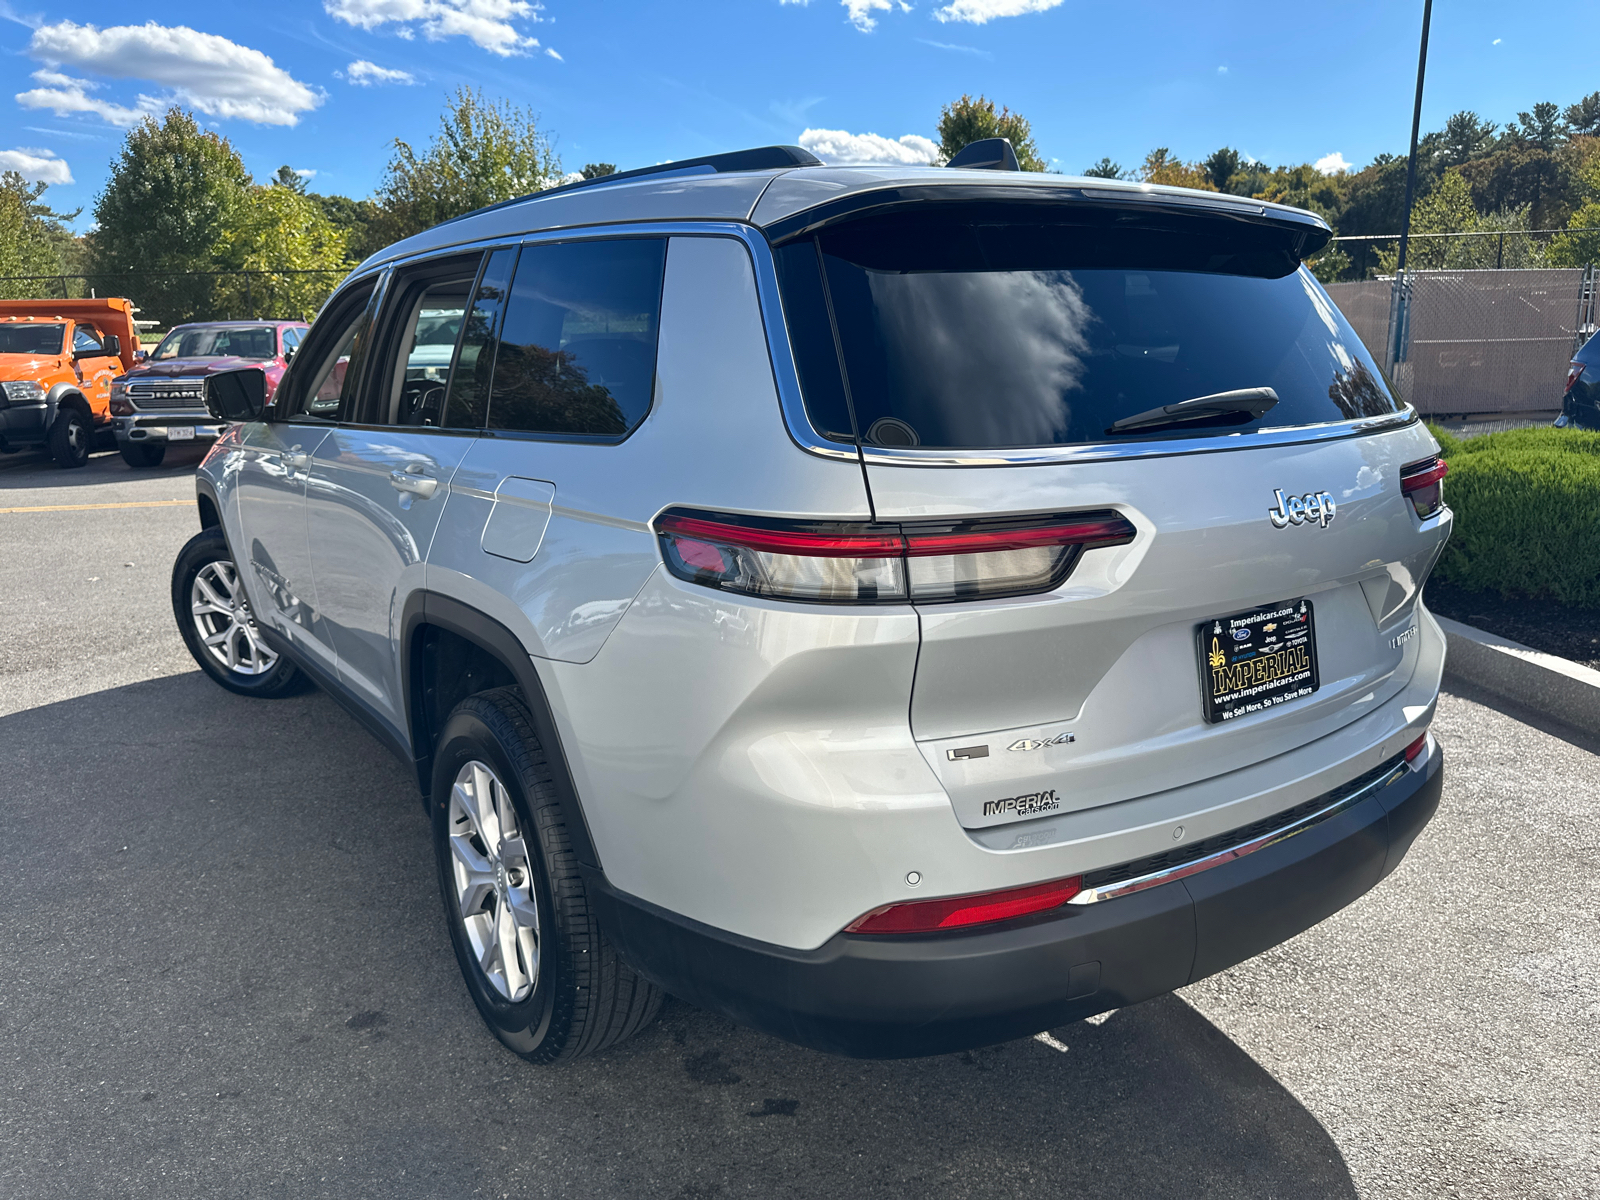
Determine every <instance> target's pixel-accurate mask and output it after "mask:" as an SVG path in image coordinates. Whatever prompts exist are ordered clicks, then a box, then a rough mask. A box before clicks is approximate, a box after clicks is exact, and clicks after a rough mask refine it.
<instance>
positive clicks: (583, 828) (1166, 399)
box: [172, 148, 1451, 1062]
mask: <svg viewBox="0 0 1600 1200" xmlns="http://www.w3.org/2000/svg"><path fill="white" fill-rule="evenodd" d="M992 157H995V158H997V159H999V160H1000V162H1001V163H1003V162H1004V159H1003V156H992ZM1328 237H1329V230H1328V228H1327V226H1326V225H1324V224H1323V223H1322V221H1321V220H1320V219H1318V218H1317V217H1315V216H1313V215H1311V214H1310V213H1306V212H1301V211H1298V210H1294V209H1290V208H1283V207H1279V206H1277V205H1272V204H1264V203H1261V202H1260V201H1256V200H1249V199H1241V198H1235V197H1228V196H1217V195H1214V194H1205V195H1202V194H1198V193H1193V192H1186V191H1182V190H1177V189H1172V188H1164V187H1149V186H1137V185H1128V184H1122V183H1117V182H1114V181H1108V180H1088V179H1070V178H1060V177H1040V176H1037V175H1024V174H1022V173H1020V172H1014V171H1005V170H987V169H984V170H975V169H961V168H959V167H956V168H953V169H952V168H944V169H934V168H929V169H901V168H893V169H888V168H828V167H824V166H821V165H820V164H818V163H817V162H816V161H815V160H814V159H811V158H810V156H809V155H807V154H805V153H804V152H803V151H799V150H795V149H792V148H769V149H766V150H759V151H747V152H743V153H741V154H738V155H729V156H720V157H714V158H710V159H704V160H696V161H691V162H688V163H675V164H669V166H668V167H665V168H661V169H659V170H656V169H652V170H648V171H643V172H635V173H632V174H626V175H619V176H612V177H609V178H606V179H603V180H598V181H594V182H588V183H582V184H574V185H572V186H569V187H564V188H558V189H554V190H552V191H549V192H545V193H541V194H540V195H538V196H534V197H530V198H528V199H525V200H521V201H517V202H513V203H509V204H504V205H501V206H499V207H496V208H491V209H486V210H484V211H481V212H478V213H475V214H472V215H469V216H467V217H464V218H461V219H459V220H456V221H453V222H450V223H447V224H444V225H440V226H438V227H437V228H435V229H432V230H429V231H428V232H426V233H422V234H419V235H417V236H415V237H412V238H410V239H408V240H406V241H403V242H400V243H398V244H396V245H394V246H392V247H390V248H389V249H387V250H385V251H383V252H382V253H380V254H379V255H377V256H375V257H374V258H372V259H371V260H369V261H368V262H366V263H364V264H362V265H361V266H360V267H359V268H357V270H356V271H355V272H354V273H353V274H352V276H351V277H350V278H349V280H348V281H347V282H346V283H345V284H344V285H343V286H342V287H341V288H340V289H339V290H338V291H337V292H336V293H335V295H334V296H333V298H332V299H331V300H330V301H329V302H328V305H327V307H326V308H325V309H324V310H323V312H322V313H321V315H320V316H319V317H318V318H317V320H316V322H315V324H314V325H313V327H312V329H311V332H310V334H309V335H308V337H307V339H306V342H305V345H304V347H303V349H302V351H301V352H300V354H299V355H297V356H296V358H295V361H294V363H293V364H292V365H291V367H290V369H289V371H288V373H287V375H286V376H285V378H284V381H283V383H282V385H281V386H280V387H279V388H278V390H277V392H276V395H275V397H274V399H273V403H272V404H270V405H265V406H264V405H263V400H264V387H263V384H262V380H261V377H260V375H259V373H252V372H249V371H243V372H237V373H233V374H223V375H218V376H216V377H214V378H213V380H212V381H211V383H210V384H209V385H208V396H209V401H208V402H209V403H211V404H213V405H214V406H215V407H216V410H217V412H218V414H219V415H220V416H224V417H228V418H230V419H234V418H237V419H238V420H240V422H241V423H240V424H238V425H237V426H235V427H234V428H232V429H230V430H229V431H228V432H227V433H226V434H224V436H223V437H222V438H221V440H220V441H219V442H218V443H217V445H216V446H215V447H214V448H213V449H212V451H211V453H210V454H209V456H208V457H207V458H206V460H205V463H204V464H203V466H202V467H201V470H200V472H199V495H200V510H201V519H202V524H203V526H204V528H203V530H202V532H201V533H200V534H199V535H198V536H197V537H196V538H195V539H194V540H193V541H192V542H190V544H189V545H188V546H187V547H186V548H185V549H184V551H183V553H182V555H181V556H180V558H179V559H178V562H177V564H176V567H175V570H174V576H173V592H172V598H173V606H174V611H175V614H176V617H177V620H178V622H179V625H180V627H181V629H182V631H183V634H184V637H185V638H186V639H187V641H188V644H189V646H190V648H191V650H192V651H193V653H194V655H195V657H196V659H197V660H198V661H199V662H200V664H201V665H202V666H203V667H204V668H205V670H206V671H207V672H208V673H210V675H211V676H212V678H213V679H215V680H216V681H217V682H219V683H221V684H222V685H223V686H225V687H228V688H230V689H232V690H234V691H236V692H240V693H244V694H255V695H261V696H274V695H281V694H283V693H285V692H286V691H288V690H291V689H292V688H293V687H294V686H295V685H296V684H297V683H298V682H299V680H300V679H302V678H309V679H311V680H313V681H315V682H316V683H317V684H319V685H320V686H321V687H323V688H325V689H327V690H328V691H329V692H330V693H331V694H332V695H333V696H335V697H336V698H337V699H338V700H340V701H341V702H342V703H343V704H344V705H345V706H347V707H348V708H349V709H350V711H351V712H353V713H354V714H355V715H356V716H357V717H358V718H359V719H360V720H361V721H363V722H364V723H365V724H366V725H367V727H368V728H369V729H370V730H371V731H372V732H373V733H374V734H375V735H376V736H377V737H378V738H379V739H380V740H381V741H382V742H384V743H385V744H387V745H389V746H390V747H391V748H392V749H393V750H394V752H395V753H396V754H397V755H399V756H400V758H401V759H402V760H403V761H405V762H406V763H407V764H408V766H409V767H410V768H411V769H412V770H413V771H414V772H415V776H416V780H417V783H418V786H419V788H420V790H421V793H422V795H423V797H424V803H425V806H426V811H427V813H428V816H429V819H430V820H431V822H432V830H433V838H434V842H435V846H436V850H437V858H438V867H439V879H440V885H441V892H442V895H443V900H444V905H445V910H446V913H447V915H448V920H449V927H450V930H451V936H452V938H453V944H454V949H455V953H456V956H457V958H458V960H459V962H460V966H461V970H462V974H463V978H464V979H465V981H466V986H467V988H468V990H469V991H470V992H471V995H472V997H473V999H474V1001H475V1002H476V1004H477V1007H478V1009H479V1011H480V1012H481V1013H482V1015H483V1018H484V1020H485V1021H486V1022H487V1023H488V1025H489V1027H490V1028H491V1029H492V1030H493V1032H494V1033H495V1035H496V1036H497V1037H499V1038H500V1039H501V1041H503V1042H504V1043H505V1044H506V1045H507V1046H509V1047H511V1048H512V1049H513V1050H515V1051H516V1052H518V1053H519V1054H521V1055H523V1056H525V1057H526V1058H528V1059H531V1060H534V1061H539V1062H553V1061H560V1060H565V1059H569V1058H572V1057H574V1056H576V1055H579V1054H583V1053H586V1052H588V1051H592V1050H596V1049H599V1048H601V1047H604V1046H607V1045H610V1044H612V1043H613V1042H615V1041H617V1040H618V1039H620V1038H622V1037H624V1036H626V1035H628V1034H629V1033H631V1032H632V1031H634V1030H636V1029H638V1028H639V1027H640V1026H641V1025H642V1024H644V1023H645V1022H646V1021H648V1020H649V1019H650V1018H651V1016H652V1015H653V1013H654V1012H655V1010H656V1007H657V1005H658V1003H659V998H660V996H661V994H662V992H663V991H668V992H672V993H674V994H677V995H679V996H681V997H683V998H685V999H687V1000H689V1001H691V1002H693V1003H695V1004H698V1005H702V1006H704V1007H707V1008H710V1009H714V1010H716V1011H719V1012H722V1013H725V1014H727V1015H729V1016H731V1017H733V1018H734V1019H736V1020H739V1021H742V1022H746V1023H748V1024H750V1025H752V1026H755V1027H757V1028H760V1029H764V1030H767V1031H770V1032H772V1033H774V1034H776V1035H778V1036H780V1037H784V1038H788V1039H791V1040H793V1041H795V1042H798V1043H801V1044H804V1045H807V1046H812V1047H817V1048H820V1049H824V1050H828V1051H834V1052H839V1053H845V1054H852V1055H862V1056H895V1055H915V1054H927V1053H935V1052H942V1051H949V1050H953V1049H959V1048H962V1047H970V1046H976V1045H980V1044H984V1043H991V1042H995V1041H999V1040H1002V1039H1007V1038H1012V1037H1017V1036H1020V1035H1025V1034H1032V1033H1034V1032H1036V1031H1039V1030H1043V1029H1046V1028H1050V1027H1053V1026H1057V1025H1060V1024H1062V1023H1064V1022H1068V1021H1072V1020H1075V1019H1078V1018H1082V1017H1086V1016H1089V1015H1092V1014H1095V1013H1098V1012H1102V1011H1105V1010H1108V1009H1112V1008H1116V1007H1119V1006H1122V1005H1127V1004H1131V1003H1134V1002H1136V1001H1139V1000H1142V999H1145V998H1148V997H1151V996H1155V995H1158V994H1161V993H1164V992H1167V991H1170V990H1172V989H1174V988H1179V987H1182V986H1184V985H1185V984H1188V983H1191V982H1193V981H1194V980H1196V979H1199V978H1201V977H1203V976H1206V975H1210V974H1212V973H1214V972H1216V971H1220V970H1222V969H1224V968H1226V967H1228V966H1230V965H1232V964H1234V963H1237V962H1239V961H1241V960H1242V959H1244V958H1246V957H1248V956H1250V955H1253V954H1256V953H1258V952H1260V951H1262V950H1264V949H1266V948H1267V947H1269V946H1272V945H1274V944H1276V943H1278V942H1281V941H1282V940H1284V939H1285V938H1288V937H1291V936H1292V935H1294V934H1296V933H1298V932H1300V931H1301V930H1303V929H1305V928H1307V927H1308V926H1310V925H1312V924H1314V923H1315V922H1317V921H1320V920H1322V919H1323V918H1324V917H1326V916H1328V915H1329V914H1330V913H1333V912H1334V911H1336V910H1338V909H1339V908H1341V907H1343V906H1344V905H1346V904H1348V903H1350V902H1351V901H1352V900H1354V899H1355V898H1356V897H1358V896H1360V895H1361V894H1362V893H1363V892H1365V891H1367V890H1368V889H1369V888H1371V887H1372V886H1374V885H1375V884H1376V883H1378V881H1379V880H1380V879H1382V878H1383V877H1384V876H1385V875H1386V874H1388V873H1389V872H1390V871H1392V870H1394V869H1395V867H1396V865H1397V864H1398V863H1399V861H1400V859H1401V857H1402V856H1403V855H1404V854H1405V853H1406V851H1407V849H1408V848H1409V846H1410V845H1411V843H1412V840H1413V839H1414V838H1415V837H1416V836H1417V834H1418V832H1419V830H1420V829H1421V828H1422V827H1423V825H1424V824H1425V823H1426V822H1427V821H1428V819H1429V818H1430V816H1431V815H1432V813H1433V812H1434V810H1435V808H1436V806H1437V804H1438V799H1439V791H1440V787H1441V783H1442V776H1441V767H1442V757H1441V753H1440V750H1439V747H1438V746H1437V744H1436V743H1435V741H1434V740H1433V738H1432V737H1431V736H1430V735H1429V733H1428V726H1429V723H1430V721H1431V719H1432V717H1433V713H1434V707H1435V704H1436V701H1437V695H1438V688H1439V678H1440V672H1441V670H1442V666H1443V658H1444V639H1443V637H1442V636H1441V635H1440V631H1439V628H1438V626H1437V625H1436V624H1435V622H1434V621H1433V619H1432V618H1431V617H1430V616H1429V614H1428V612H1427V610H1426V609H1425V608H1424V607H1423V605H1422V599H1421V597H1422V586H1423V583H1424V581H1425V580H1426V579H1427V576H1428V572H1429V570H1430V569H1431V568H1432V566H1433V564H1434V562H1435V560H1436V559H1437V557H1438V555H1439V552H1440V549H1441V547H1442V546H1443V545H1444V543H1445V539H1446V537H1447V536H1448V534H1449V531H1450V522H1451V515H1450V510H1449V509H1448V508H1446V507H1444V505H1443V503H1442V496H1441V486H1442V485H1441V479H1442V476H1443V473H1444V468H1443V464H1442V463H1441V462H1440V461H1439V460H1438V458H1437V457H1436V455H1437V449H1438V447H1437V445H1436V443H1435V442H1434V440H1433V438H1432V437H1431V436H1430V435H1429V433H1428V431H1427V429H1426V428H1425V427H1424V426H1423V425H1422V424H1421V423H1420V422H1419V421H1418V419H1417V417H1416V414H1415V413H1414V412H1413V411H1412V410H1411V409H1409V408H1407V407H1404V406H1402V405H1401V404H1399V403H1398V402H1397V401H1396V400H1395V399H1394V397H1393V396H1392V394H1391V393H1390V391H1389V389H1388V386H1387V385H1386V383H1385V381H1384V379H1383V377H1382V375H1381V373H1380V372H1379V370H1378V369H1377V367H1376V366H1375V365H1374V363H1373V361H1372V359H1371V358H1370V357H1369V355H1368V354H1367V352H1366V351H1365V350H1364V349H1363V348H1362V345H1361V342H1360V341H1359V339H1357V338H1356V336H1355V335H1354V334H1353V333H1352V332H1351V329H1350V326H1349V325H1348V324H1347V323H1346V321H1345V320H1344V318H1343V317H1342V316H1341V315H1340V313H1339V310H1338V309H1337V308H1336V307H1335V306H1334V305H1333V304H1332V303H1331V302H1330V301H1329V299H1328V296H1327V294H1326V293H1325V292H1324V291H1323V289H1322V288H1321V287H1320V286H1319V285H1318V283H1317V281H1316V280H1315V279H1314V278H1313V277H1312V275H1311V274H1310V273H1309V272H1308V271H1307V270H1306V269H1305V268H1304V267H1303V266H1302V265H1301V263H1302V260H1303V259H1304V258H1305V257H1306V256H1307V255H1309V254H1313V253H1315V251H1316V250H1317V249H1318V248H1320V247H1321V246H1322V245H1324V244H1325V243H1326V241H1327V239H1328ZM446 344H448V345H449V347H450V349H449V352H448V354H442V353H441V352H440V351H439V349H438V347H439V346H441V345H446Z"/></svg>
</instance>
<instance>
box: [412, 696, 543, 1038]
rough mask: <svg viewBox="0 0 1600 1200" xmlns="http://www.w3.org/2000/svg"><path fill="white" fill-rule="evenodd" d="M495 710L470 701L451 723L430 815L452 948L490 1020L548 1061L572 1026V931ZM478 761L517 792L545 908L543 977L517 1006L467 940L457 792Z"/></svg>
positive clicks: (508, 732)
mask: <svg viewBox="0 0 1600 1200" xmlns="http://www.w3.org/2000/svg"><path fill="white" fill-rule="evenodd" d="M498 715H499V714H498V713H496V712H495V711H494V709H493V707H492V706H491V705H488V704H485V703H482V702H478V703H474V702H473V701H471V700H469V701H467V702H466V706H464V707H463V708H462V709H458V710H457V711H456V712H455V713H454V714H452V716H451V717H450V719H449V720H448V721H447V722H446V723H445V727H444V729H443V730H442V731H441V733H440V735H439V745H438V748H437V750H436V751H435V753H434V759H433V790H432V793H431V796H432V798H431V801H430V803H429V817H430V819H431V822H432V826H433V847H434V857H435V859H436V861H437V864H438V869H439V894H440V898H441V899H442V900H443V902H444V912H445V921H446V924H447V925H448V926H449V930H450V944H451V946H452V947H454V949H455V952H456V961H457V962H458V963H459V964H460V967H461V976H462V979H463V980H464V981H465V982H466V984H467V990H468V991H469V992H470V993H471V994H472V1001H473V1003H474V1004H475V1005H477V1008H478V1012H479V1013H480V1014H482V1016H483V1019H484V1022H485V1023H486V1024H487V1025H488V1026H489V1028H490V1029H491V1030H492V1031H493V1032H494V1035H495V1036H496V1037H497V1038H499V1039H500V1040H501V1041H502V1042H503V1043H505V1045H506V1046H508V1047H509V1048H510V1049H512V1050H514V1051H515V1052H516V1053H518V1054H520V1055H522V1056H523V1057H525V1058H543V1057H546V1055H543V1054H541V1053H540V1051H541V1049H548V1047H546V1043H547V1041H548V1040H549V1037H550V1033H551V1029H552V1027H560V1026H564V1025H565V1024H566V1023H568V1022H569V1021H570V1013H569V1014H568V1017H567V1021H562V1020H561V1015H562V1014H561V1011H560V1010H561V1009H562V1008H568V1007H570V1005H568V1004H564V1003H563V1001H565V1000H568V999H569V997H567V996H566V993H567V992H568V991H569V990H570V989H569V988H568V987H567V980H566V979H565V978H564V974H565V970H566V954H565V933H564V931H563V930H562V929H561V928H560V926H559V925H558V923H557V920H556V913H555V905H554V903H553V900H552V892H551V888H550V872H549V868H548V866H547V864H546V861H545V848H544V840H543V838H541V837H540V835H539V828H538V826H537V824H536V823H535V822H534V820H533V814H532V812H531V811H530V809H529V805H528V797H527V788H526V785H525V781H524V780H523V778H522V776H521V774H520V773H519V772H518V771H517V770H516V768H515V767H513V766H512V763H511V758H510V756H509V755H508V754H507V753H506V752H505V749H504V748H503V746H502V743H501V739H502V738H503V737H515V736H516V733H515V731H514V730H512V729H510V728H496V727H498V726H504V725H508V724H509V723H507V722H505V721H504V720H503V718H502V719H500V720H496V717H497V716H498ZM473 759H477V760H478V761H480V762H483V763H486V764H487V765H488V766H489V767H490V769H491V770H493V771H494V773H495V775H496V777H497V778H498V779H499V780H500V782H501V784H502V785H504V787H505V788H506V790H507V791H508V792H509V793H510V795H511V802H512V805H513V806H514V807H515V809H516V812H517V823H518V824H519V825H520V826H521V829H522V837H523V840H524V841H526V842H527V843H528V848H529V854H528V864H529V866H530V867H531V868H532V870H533V877H534V887H533V894H534V902H535V903H536V904H537V905H538V909H539V979H538V982H537V983H536V984H535V985H534V989H533V993H532V995H530V996H529V997H528V998H527V999H526V1000H522V1001H510V1000H507V999H506V998H505V997H503V996H501V995H500V994H499V993H498V992H497V991H495V989H494V986H493V985H492V984H491V983H490V982H489V979H488V976H486V975H485V974H484V972H483V968H482V967H481V966H479V964H478V960H477V956H476V955H475V954H474V953H473V951H472V946H471V944H470V943H469V942H468V941H467V936H466V929H465V928H464V925H463V922H462V918H461V908H460V903H459V901H458V900H457V898H456V894H455V878H454V869H453V865H452V862H451V855H450V845H449V828H448V827H449V816H450V792H451V789H452V788H453V787H454V785H455V779H456V774H457V772H459V771H460V770H461V768H462V766H464V765H465V764H466V763H468V762H470V761H471V760H473Z"/></svg>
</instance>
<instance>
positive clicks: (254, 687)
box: [172, 527, 298, 696]
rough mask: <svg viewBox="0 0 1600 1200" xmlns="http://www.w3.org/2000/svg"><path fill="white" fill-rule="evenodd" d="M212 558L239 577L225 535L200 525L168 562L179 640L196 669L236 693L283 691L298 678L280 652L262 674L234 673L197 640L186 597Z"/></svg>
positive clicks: (244, 694)
mask: <svg viewBox="0 0 1600 1200" xmlns="http://www.w3.org/2000/svg"><path fill="white" fill-rule="evenodd" d="M212 562H229V563H232V564H233V568H234V570H235V571H238V572H239V574H240V576H241V577H242V576H243V574H244V572H242V571H239V564H238V563H237V562H236V561H235V560H234V557H233V554H232V552H231V551H230V550H229V549H228V541H227V538H225V537H224V536H223V534H222V531H221V530H220V529H217V528H215V527H212V528H210V529H202V530H201V531H200V532H199V533H197V534H195V536H194V537H192V538H190V539H189V541H188V543H187V544H186V545H185V546H184V547H183V549H182V550H180V551H178V558H177V561H176V562H174V563H173V565H172V615H173V618H174V619H175V620H176V621H177V623H178V634H179V636H180V637H182V638H183V644H184V645H185V646H186V647H187V648H188V650H189V653H190V655H191V656H192V657H193V658H194V660H195V662H196V663H197V664H198V665H199V667H200V669H201V670H202V671H204V672H205V673H206V674H207V675H209V676H210V677H211V679H212V681H213V682H214V683H217V684H219V685H220V686H222V687H224V688H227V689H228V691H230V692H234V693H236V694H238V695H240V696H277V695H281V694H283V693H284V692H285V691H286V690H288V689H289V688H290V686H291V681H295V682H298V681H296V680H295V674H296V672H295V668H294V664H293V663H291V662H289V660H288V659H286V658H284V657H283V656H282V655H281V654H280V655H279V656H278V661H277V662H276V663H274V664H273V665H272V667H271V669H270V670H268V671H266V672H264V673H263V674H260V675H238V674H235V673H234V672H232V671H230V670H228V669H227V668H226V667H224V666H223V665H222V664H221V663H219V662H217V660H216V659H214V658H212V657H211V653H210V651H208V650H207V649H206V647H205V644H204V643H203V642H202V641H201V640H200V633H199V631H198V630H196V629H195V627H194V615H193V614H192V613H191V612H190V611H189V604H190V598H189V597H190V591H191V589H192V588H193V587H194V577H195V576H196V575H198V574H199V573H200V571H201V569H202V568H203V567H204V566H205V565H206V564H207V563H212Z"/></svg>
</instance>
